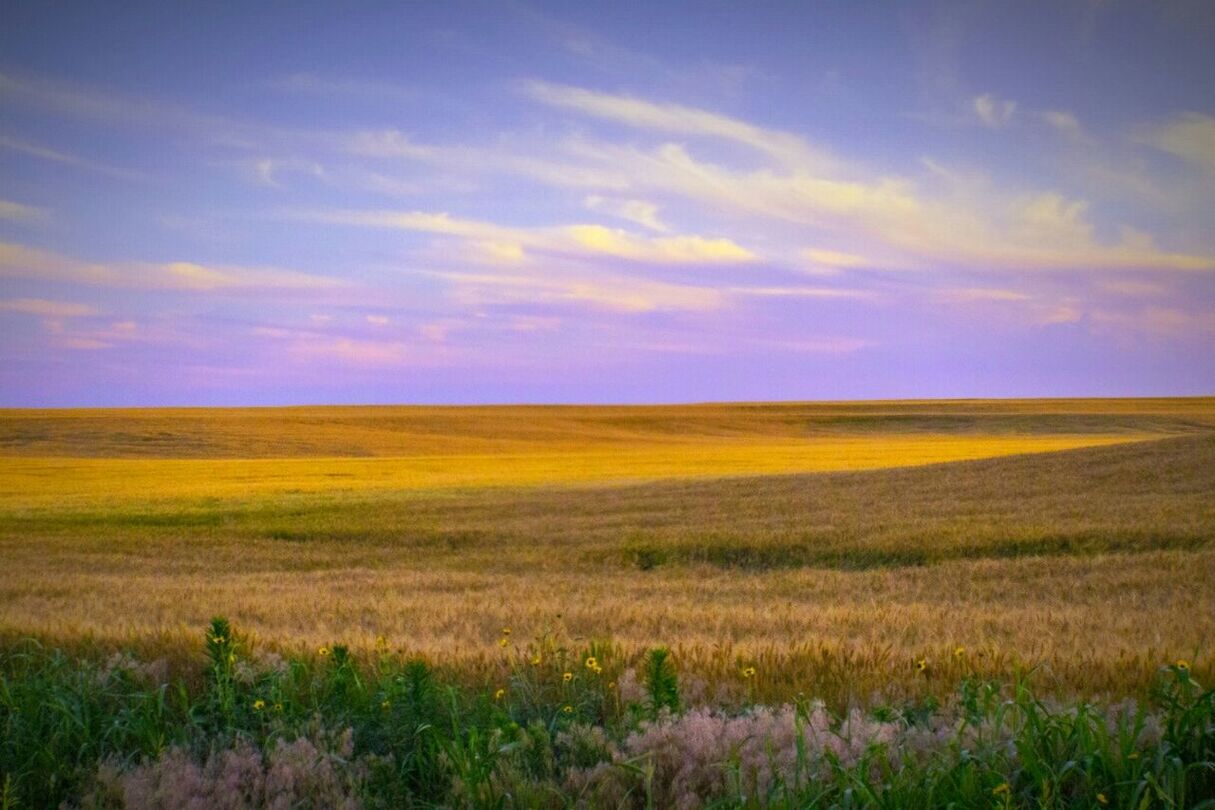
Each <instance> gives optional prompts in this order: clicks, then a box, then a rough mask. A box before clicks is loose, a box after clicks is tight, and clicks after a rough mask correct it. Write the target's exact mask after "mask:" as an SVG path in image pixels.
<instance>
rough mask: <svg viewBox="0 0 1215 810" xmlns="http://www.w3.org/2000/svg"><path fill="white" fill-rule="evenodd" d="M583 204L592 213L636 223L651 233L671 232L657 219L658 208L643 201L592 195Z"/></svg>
mask: <svg viewBox="0 0 1215 810" xmlns="http://www.w3.org/2000/svg"><path fill="white" fill-rule="evenodd" d="M583 204H584V205H585V206H586V207H587V208H589V209H590V210H592V211H597V212H599V213H603V214H608V215H609V216H613V217H618V218H620V219H623V220H627V221H628V222H633V223H636V224H637V225H640V226H641V227H643V228H649V229H650V230H651V231H657V232H658V233H666V232H667V231H669V230H671V229H670V228H669V227H667V225H666V224H665V223H664V222H662V220H660V219H659V218H658V206H657V205H655V204H654V203H650V202H646V201H645V200H620V199H613V198H610V197H601V196H599V195H598V194H592V195H590V196H588V197H587V198H586V199H585V200H583Z"/></svg>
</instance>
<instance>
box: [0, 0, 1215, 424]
mask: <svg viewBox="0 0 1215 810" xmlns="http://www.w3.org/2000/svg"><path fill="white" fill-rule="evenodd" d="M251 5H256V8H253V9H252V10H250V8H249V6H251ZM216 8H217V7H216V6H215V5H214V4H196V5H193V7H192V10H190V9H189V8H187V7H186V6H185V5H184V4H177V3H163V2H157V3H148V4H146V5H144V6H143V7H142V8H141V7H139V5H138V4H133V3H132V4H121V5H118V4H115V5H106V4H99V3H75V4H68V3H54V2H33V1H32V0H31V1H30V2H22V1H21V0H14V1H13V2H8V3H6V4H5V7H4V10H3V12H2V15H3V24H0V180H2V183H0V337H2V341H0V405H7V406H12V405H55V406H61V405H134V404H146V405H157V404H231V405H240V404H291V403H330V402H332V403H337V402H402V403H409V402H452V403H460V402H522V401H526V402H575V401H577V402H639V401H688V400H742V399H751V400H758V399H820V398H830V399H839V398H870V397H940V396H948V397H953V396H978V397H988V396H1068V395H1145V394H1211V393H1215V117H1213V116H1215V5H1212V4H1211V3H1209V2H1163V3H1148V2H1142V3H1132V2H1069V1H1067V0H1064V1H1062V2H1041V3H1007V4H1002V3H982V4H978V3H959V4H956V5H955V4H945V3H918V4H898V5H897V6H896V5H895V4H887V3H877V2H875V3H865V2H842V1H841V2H831V3H789V4H777V3H734V2H729V3H727V2H719V3H699V4H674V3H648V2H647V3H612V4H603V5H601V6H599V7H594V6H592V5H591V4H581V3H553V4H543V3H489V2H487V3H434V4H425V5H423V4H398V3H392V4H388V3H385V4H371V3H366V4H341V6H340V8H339V7H337V6H334V7H326V6H322V5H319V4H312V3H302V2H291V3H277V4H272V3H266V4H245V3H232V4H230V6H229V10H228V11H227V12H226V13H217V12H216ZM183 9H186V10H184V11H183Z"/></svg>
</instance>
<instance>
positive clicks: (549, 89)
mask: <svg viewBox="0 0 1215 810" xmlns="http://www.w3.org/2000/svg"><path fill="white" fill-rule="evenodd" d="M522 88H523V91H524V92H525V93H526V94H527V95H528V96H530V97H531V98H533V99H535V100H536V101H539V102H541V103H543V104H548V105H551V106H554V107H562V108H565V109H570V110H574V111H576V112H579V113H582V114H584V115H590V116H594V117H596V118H602V119H606V120H610V121H615V122H617V123H621V124H625V125H627V126H630V127H635V128H638V129H648V130H654V131H658V132H669V133H674V134H678V135H691V136H701V137H708V138H719V139H722V140H726V141H732V142H734V143H738V144H742V145H744V146H749V147H751V148H752V149H755V150H757V151H760V152H763V153H765V154H767V155H769V156H771V157H773V158H776V159H777V160H778V161H780V162H781V163H785V164H796V165H801V166H808V165H816V166H820V167H823V168H825V167H827V166H830V165H832V164H833V163H834V160H833V159H832V158H831V157H830V156H829V155H828V154H827V153H826V152H825V151H821V150H818V149H816V148H814V147H812V146H810V145H809V144H807V143H806V142H805V141H804V140H803V139H802V138H800V137H798V136H796V135H793V134H791V133H788V132H781V131H779V130H773V129H766V128H764V127H759V126H755V125H754V124H750V123H747V122H746V121H742V120H740V119H737V118H731V117H730V116H726V115H720V114H718V113H713V112H708V111H706V110H702V109H698V108H696V107H685V106H683V105H681V104H660V103H655V102H652V101H646V100H643V99H639V98H634V97H631V96H621V95H613V94H611V93H600V92H597V91H594V90H586V89H583V88H580V87H571V86H568V85H560V84H551V83H549V82H542V81H529V82H524V83H523V85H522Z"/></svg>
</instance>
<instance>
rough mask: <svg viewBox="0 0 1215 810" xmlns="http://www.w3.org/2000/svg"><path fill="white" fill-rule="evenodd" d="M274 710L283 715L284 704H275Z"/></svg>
mask: <svg viewBox="0 0 1215 810" xmlns="http://www.w3.org/2000/svg"><path fill="white" fill-rule="evenodd" d="M274 710H275V711H276V712H279V713H280V714H281V713H282V711H283V704H281V703H275V704H274Z"/></svg>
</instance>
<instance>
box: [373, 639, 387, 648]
mask: <svg viewBox="0 0 1215 810" xmlns="http://www.w3.org/2000/svg"><path fill="white" fill-rule="evenodd" d="M375 648H376V649H377V650H381V651H382V650H387V649H388V639H386V638H384V637H383V636H376V637H375Z"/></svg>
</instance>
